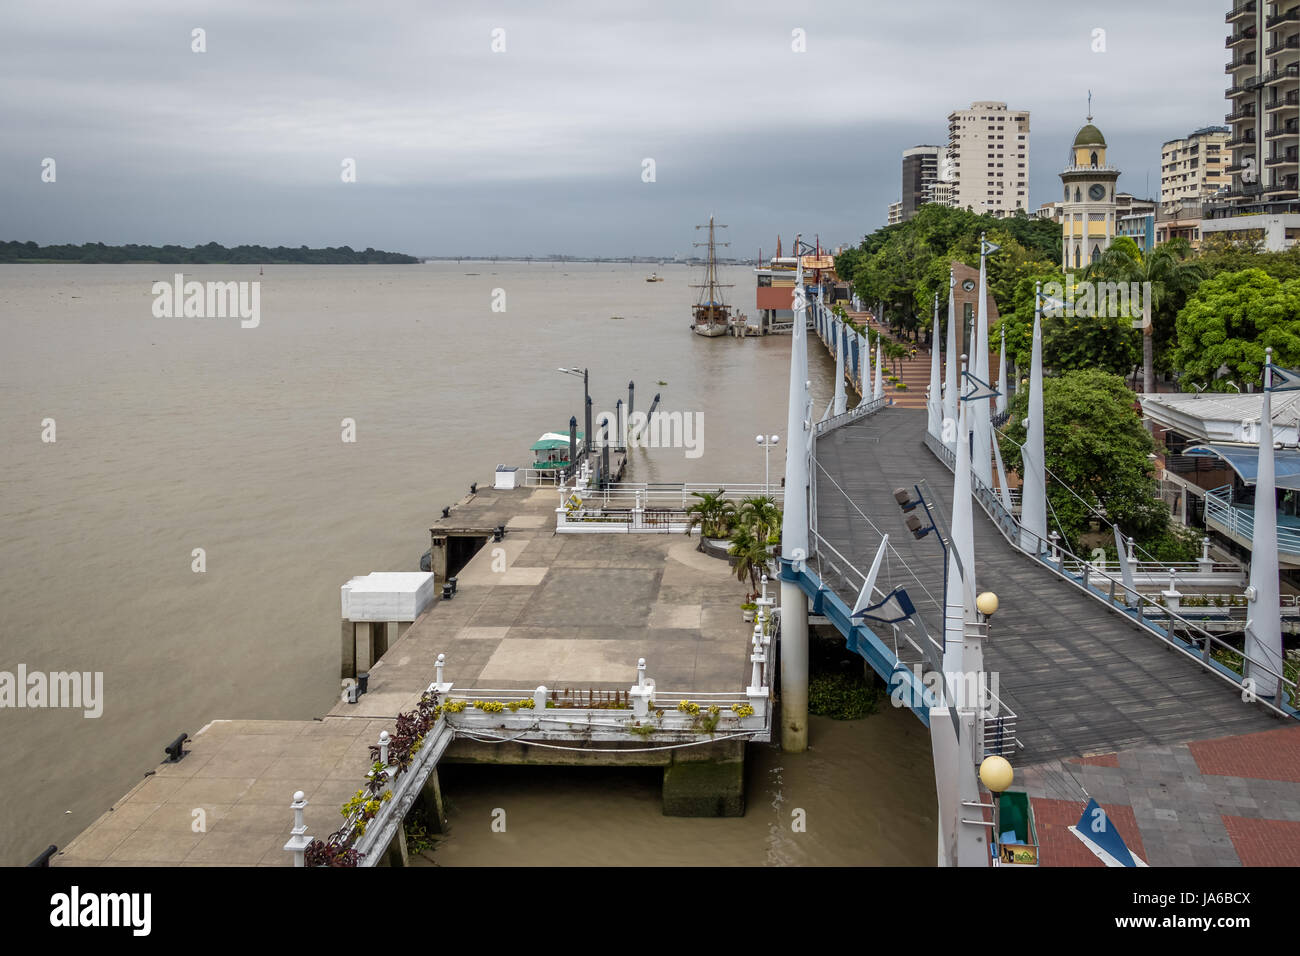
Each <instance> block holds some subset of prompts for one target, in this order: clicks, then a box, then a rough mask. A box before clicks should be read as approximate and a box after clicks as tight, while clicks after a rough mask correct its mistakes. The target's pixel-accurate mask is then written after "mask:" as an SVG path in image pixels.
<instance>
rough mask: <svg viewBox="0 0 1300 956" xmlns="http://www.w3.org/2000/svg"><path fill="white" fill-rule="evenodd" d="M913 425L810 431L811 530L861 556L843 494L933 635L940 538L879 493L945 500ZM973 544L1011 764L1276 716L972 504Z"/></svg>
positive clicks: (883, 420)
mask: <svg viewBox="0 0 1300 956" xmlns="http://www.w3.org/2000/svg"><path fill="white" fill-rule="evenodd" d="M924 432H925V411H924V410H916V409H903V408H887V409H884V410H882V411H881V412H879V413H877V414H875V415H872V416H870V417H868V418H866V419H864V420H862V421H860V422H857V423H854V424H851V425H847V426H844V427H842V428H838V429H835V430H833V431H831V432H830V433H829V434H827V435H826V436H825V437H823V438H820V439H819V440H818V441H817V465H816V466H815V468H816V473H815V476H814V478H815V480H816V495H817V522H818V532H819V533H820V534H821V535H822V537H824V538H825V539H826V540H827V541H828V542H830V544H831V545H832V546H833V547H834V548H836V549H837V550H838V551H840V552H841V553H842V554H843V555H844V556H845V557H846V558H848V559H849V560H850V561H852V563H853V564H854V565H855V566H856V567H857V568H859V569H860V570H865V569H866V568H868V567H869V566H870V564H871V560H872V557H873V556H874V554H875V551H876V549H877V547H879V544H880V533H879V532H878V531H877V530H874V529H873V528H872V527H871V526H870V524H868V522H867V520H865V519H864V518H863V517H862V516H861V515H860V514H859V513H858V511H857V510H855V508H854V505H856V506H857V508H858V509H861V511H862V512H864V513H865V514H866V515H867V516H868V517H869V518H870V519H871V521H872V522H874V523H875V525H876V526H877V528H878V529H880V531H883V532H886V533H888V534H889V535H890V543H891V544H892V545H894V546H895V547H896V548H897V551H898V553H899V555H900V556H901V557H902V559H903V560H904V561H906V563H907V565H908V566H910V568H911V570H912V572H915V575H916V577H915V578H913V577H912V575H911V574H910V573H909V572H908V571H907V570H906V569H905V568H902V567H900V562H899V561H898V559H896V558H895V559H892V561H891V563H890V567H889V568H888V571H889V574H888V575H887V574H886V572H885V570H882V576H881V579H880V581H879V582H878V583H879V586H881V587H882V588H887V587H889V586H898V585H902V586H904V587H906V588H907V589H908V593H909V594H910V595H911V596H912V597H913V600H914V602H915V603H916V606H917V608H918V610H919V611H920V612H921V613H922V614H923V615H924V617H925V620H926V624H927V626H928V627H929V628H930V632H931V633H932V634H934V635H936V636H937V635H938V634H939V633H940V626H939V621H940V611H939V608H938V607H937V606H936V605H935V604H934V603H931V602H930V599H929V598H928V597H927V596H926V594H925V590H928V591H929V593H930V594H931V595H933V596H934V598H936V599H937V600H939V601H942V596H943V559H942V549H941V548H940V546H939V543H938V542H937V541H936V540H935V539H934V538H933V536H929V537H926V538H924V539H922V540H920V541H917V540H915V539H914V538H913V537H912V536H911V535H910V534H909V533H908V532H907V530H906V529H905V528H904V526H903V520H902V514H901V512H900V511H899V508H898V505H897V504H896V503H895V501H894V498H893V491H894V489H895V488H897V487H906V488H908V489H909V491H910V490H911V486H912V484H913V483H914V482H917V481H919V480H921V479H922V478H924V479H928V481H929V484H930V487H931V489H932V490H933V492H934V494H935V497H936V498H937V499H938V501H939V503H940V506H941V508H942V509H943V511H944V513H945V515H946V514H947V513H948V509H949V505H950V501H951V494H952V473H951V472H950V471H949V470H948V469H947V468H946V467H945V466H944V465H943V464H942V463H941V462H939V461H938V460H937V459H936V458H935V457H934V456H933V455H932V454H931V452H930V451H929V450H928V449H927V448H926V447H925V445H924V443H923V442H922V436H923V435H924ZM836 485H838V486H839V488H837V487H836ZM841 489H842V490H841ZM846 496H847V497H846ZM975 558H976V564H977V571H976V574H977V578H978V586H979V589H980V590H991V591H995V592H996V593H997V595H998V598H999V601H1000V603H1001V607H1000V609H999V611H998V613H997V615H996V616H995V617H994V618H993V620H992V623H991V626H990V639H989V641H988V645H987V647H986V652H985V662H986V667H987V669H988V670H989V671H990V672H991V673H992V672H997V674H998V676H999V686H998V688H997V693H998V696H999V697H1000V698H1001V699H1002V700H1003V701H1005V702H1006V704H1007V706H1009V707H1010V708H1011V709H1012V710H1014V711H1015V712H1016V714H1017V715H1018V717H1019V722H1018V727H1017V734H1018V736H1019V737H1020V739H1021V741H1023V743H1024V745H1025V749H1024V750H1022V751H1021V752H1020V756H1019V761H1020V762H1021V763H1022V764H1034V763H1040V762H1044V761H1050V760H1059V759H1068V758H1071V757H1084V756H1089V755H1092V754H1101V753H1114V752H1116V751H1120V750H1128V749H1132V748H1135V747H1143V746H1153V745H1164V744H1175V743H1185V742H1188V741H1192V740H1202V739H1206V738H1212V737H1223V736H1226V735H1230V734H1245V733H1251V732H1253V731H1258V730H1268V729H1273V728H1277V727H1278V726H1279V723H1278V721H1277V720H1275V719H1273V718H1272V717H1270V716H1268V715H1267V713H1266V712H1264V711H1263V710H1261V709H1259V708H1257V707H1253V706H1250V705H1248V704H1245V703H1243V702H1242V701H1241V699H1240V697H1239V695H1238V694H1237V692H1235V691H1234V689H1233V688H1232V687H1230V686H1229V685H1227V684H1226V683H1224V682H1223V681H1221V680H1219V679H1217V678H1215V677H1212V676H1210V675H1209V674H1207V673H1206V672H1205V671H1203V670H1202V669H1201V668H1200V667H1198V666H1196V665H1195V664H1194V663H1193V662H1191V661H1188V660H1186V659H1184V658H1183V657H1182V656H1181V655H1179V654H1177V653H1176V652H1174V651H1172V650H1167V649H1166V648H1165V647H1164V645H1163V644H1161V642H1160V641H1158V640H1157V639H1156V638H1155V637H1153V636H1151V635H1149V634H1145V633H1143V632H1141V631H1140V630H1139V629H1138V628H1137V626H1136V625H1134V624H1131V623H1128V622H1126V621H1125V620H1124V619H1123V618H1122V617H1121V616H1120V615H1118V614H1116V613H1115V612H1113V611H1110V610H1107V609H1106V608H1105V607H1104V606H1103V605H1101V604H1099V603H1097V602H1096V601H1094V600H1092V599H1090V598H1088V597H1086V596H1085V595H1083V594H1082V593H1081V592H1079V591H1078V590H1077V589H1075V588H1073V587H1072V586H1070V585H1069V584H1068V583H1066V582H1064V581H1061V580H1059V579H1057V578H1056V577H1054V576H1053V575H1052V574H1051V573H1050V572H1049V571H1047V570H1046V569H1044V568H1041V567H1038V566H1035V564H1034V563H1033V562H1032V561H1031V559H1029V558H1028V557H1026V556H1025V555H1023V554H1020V553H1019V552H1017V551H1016V550H1014V549H1013V548H1012V547H1011V545H1009V544H1008V543H1007V541H1006V539H1004V538H1003V537H1002V535H1001V534H1000V533H999V532H998V530H997V529H996V528H995V527H994V525H993V523H992V522H991V521H990V520H989V519H988V518H987V516H986V515H985V514H984V512H983V511H982V510H981V509H980V508H978V507H976V509H975ZM821 560H822V564H821V567H820V573H822V574H824V579H825V580H826V581H827V583H828V584H829V585H830V586H831V587H833V588H834V589H835V591H836V592H837V593H838V594H839V595H840V596H841V597H843V598H845V599H846V600H847V601H848V602H849V603H850V604H852V603H853V599H854V597H855V596H856V594H857V590H858V586H859V583H860V579H857V578H854V579H852V580H848V579H846V578H845V577H844V575H843V574H837V573H835V572H834V571H832V569H831V568H830V566H829V564H828V563H827V557H826V556H823V557H822V559H821ZM829 561H830V563H834V562H835V559H834V558H833V557H830V558H829ZM814 564H815V563H814ZM814 570H818V569H817V568H816V567H814ZM918 579H919V581H920V584H918V583H917V581H918ZM921 585H924V589H925V590H923V589H922V587H921ZM883 636H884V635H882V637H883Z"/></svg>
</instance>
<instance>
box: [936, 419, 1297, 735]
mask: <svg viewBox="0 0 1300 956" xmlns="http://www.w3.org/2000/svg"><path fill="white" fill-rule="evenodd" d="M924 441H925V445H926V447H927V448H929V449H930V450H931V451H932V452H933V453H934V455H935V457H936V458H938V459H939V460H940V461H942V462H943V463H944V464H946V465H947V466H948V468H949V469H952V468H954V467H955V466H956V456H955V455H954V454H953V451H952V449H951V448H949V447H948V446H947V445H945V444H944V443H943V442H941V441H939V440H938V439H937V438H935V437H934V436H933V435H931V434H930V433H929V432H928V431H927V432H926V433H925V438H924ZM971 489H972V492H973V494H974V497H975V500H976V501H978V502H979V503H980V506H981V507H982V508H983V509H984V511H985V513H987V514H988V516H989V517H990V518H991V519H992V520H993V523H994V524H995V525H997V527H998V530H999V531H1001V532H1002V534H1003V536H1004V537H1005V538H1006V539H1007V541H1008V542H1009V543H1010V544H1011V546H1012V547H1014V548H1015V549H1017V550H1019V551H1022V552H1024V553H1025V554H1028V555H1030V556H1031V557H1033V558H1034V559H1035V560H1036V561H1038V562H1039V563H1040V564H1041V565H1043V566H1044V567H1046V568H1047V569H1048V570H1050V571H1052V572H1054V573H1055V574H1057V575H1058V576H1059V577H1061V578H1062V579H1064V580H1066V581H1068V582H1069V583H1070V584H1072V585H1074V586H1075V587H1077V588H1079V589H1080V590H1081V591H1083V592H1084V593H1085V594H1087V595H1088V596H1089V597H1092V598H1094V599H1096V600H1098V601H1100V602H1102V603H1103V604H1104V605H1105V606H1106V607H1108V608H1110V609H1111V610H1113V611H1116V612H1118V613H1120V614H1123V615H1124V616H1125V617H1126V618H1128V619H1129V620H1132V621H1134V622H1135V623H1137V624H1138V625H1139V626H1140V627H1142V628H1143V629H1144V630H1146V631H1147V632H1149V633H1151V634H1154V635H1155V636H1156V637H1157V638H1159V639H1160V640H1161V641H1163V642H1164V643H1165V644H1166V645H1167V646H1169V647H1170V648H1172V649H1173V650H1176V651H1178V652H1179V653H1181V654H1183V655H1184V656H1186V657H1188V658H1190V659H1191V660H1193V661H1196V662H1197V663H1198V664H1200V665H1201V666H1202V667H1203V668H1204V669H1205V670H1206V671H1207V672H1208V673H1210V674H1212V675H1213V676H1215V677H1218V678H1220V679H1221V680H1224V681H1226V682H1228V683H1230V684H1233V685H1234V686H1236V687H1237V688H1238V689H1240V690H1241V691H1242V692H1243V700H1247V699H1249V700H1253V701H1255V702H1257V703H1259V704H1262V705H1263V706H1264V707H1266V708H1267V709H1269V710H1271V711H1273V712H1275V713H1277V714H1279V715H1281V716H1283V717H1294V716H1295V715H1294V714H1293V713H1291V712H1288V711H1287V710H1286V709H1284V708H1283V707H1279V706H1277V705H1275V704H1273V703H1272V702H1271V701H1270V700H1267V699H1265V697H1266V696H1268V697H1271V696H1272V691H1271V690H1269V689H1267V688H1274V687H1275V688H1278V689H1279V691H1280V695H1281V697H1282V702H1285V700H1286V697H1287V696H1288V694H1289V696H1290V699H1291V702H1292V704H1291V706H1292V707H1294V706H1295V705H1296V704H1298V703H1300V695H1298V693H1297V688H1296V682H1295V681H1292V680H1288V679H1287V678H1286V676H1285V675H1283V674H1281V673H1279V672H1278V671H1276V670H1274V669H1273V668H1271V667H1270V666H1269V665H1268V664H1266V663H1264V662H1262V661H1258V660H1255V659H1254V658H1248V657H1246V655H1245V652H1244V651H1243V650H1241V649H1238V648H1236V647H1234V646H1232V645H1231V644H1228V643H1227V642H1225V641H1222V640H1220V639H1219V638H1217V637H1215V636H1214V635H1213V634H1211V633H1210V632H1209V631H1207V630H1206V629H1205V628H1203V627H1201V626H1200V625H1199V624H1197V623H1196V622H1194V621H1191V620H1189V619H1188V618H1186V617H1184V616H1183V615H1182V614H1180V613H1178V612H1177V611H1175V610H1173V609H1172V608H1168V607H1165V606H1164V605H1162V604H1160V602H1159V601H1157V600H1156V599H1154V598H1152V597H1149V596H1147V595H1145V594H1143V593H1141V592H1140V591H1137V590H1135V589H1133V588H1129V587H1128V586H1126V585H1125V584H1124V582H1123V580H1122V579H1121V578H1117V577H1115V576H1114V575H1112V574H1110V573H1108V572H1107V571H1104V570H1099V569H1098V568H1097V567H1096V566H1095V565H1092V564H1089V563H1088V562H1087V561H1084V560H1083V559H1082V558H1080V557H1079V556H1078V555H1076V554H1074V553H1073V552H1071V551H1070V550H1069V549H1068V548H1066V547H1065V546H1064V545H1063V544H1061V542H1060V536H1059V535H1057V533H1056V532H1052V533H1051V535H1050V537H1049V538H1042V537H1040V536H1039V535H1037V534H1034V533H1032V532H1029V531H1028V529H1025V528H1023V527H1022V526H1021V524H1020V522H1019V521H1018V520H1016V518H1015V516H1014V515H1012V514H1010V513H1009V512H1008V511H1007V510H1006V509H1005V508H1004V507H1003V506H1002V501H1001V499H1000V497H999V496H998V493H997V492H996V491H994V490H992V489H991V488H988V487H987V486H985V484H984V482H983V481H981V480H980V478H979V476H978V475H976V474H974V473H972V474H971ZM1025 538H1032V539H1033V540H1031V541H1030V542H1029V547H1025V546H1024V545H1023V544H1022V541H1023V540H1024V539H1025ZM1067 563H1069V564H1072V565H1073V566H1075V567H1078V568H1079V569H1080V570H1079V573H1078V574H1073V573H1070V572H1069V571H1067V570H1066V568H1065V565H1066V564H1067ZM1117 573H1118V572H1117ZM1152 612H1154V615H1153V614H1152ZM1152 616H1156V617H1158V618H1160V619H1161V623H1159V624H1157V623H1156V622H1154V621H1152V620H1151V617H1152ZM1175 632H1179V633H1180V634H1181V635H1183V636H1182V638H1181V639H1180V638H1179V637H1177V636H1175ZM1215 651H1218V652H1219V653H1221V654H1223V655H1226V656H1227V659H1228V660H1232V659H1234V658H1239V659H1241V661H1242V670H1243V672H1244V671H1246V670H1249V671H1250V675H1249V677H1246V676H1244V673H1243V674H1237V673H1235V672H1234V671H1232V670H1231V669H1230V668H1229V667H1228V665H1227V664H1224V663H1219V662H1218V661H1215V659H1214V657H1213V654H1214V652H1215ZM1247 665H1248V666H1247ZM1247 679H1249V680H1250V681H1251V683H1250V684H1246V683H1245V681H1246V680H1247ZM1266 685H1267V687H1266Z"/></svg>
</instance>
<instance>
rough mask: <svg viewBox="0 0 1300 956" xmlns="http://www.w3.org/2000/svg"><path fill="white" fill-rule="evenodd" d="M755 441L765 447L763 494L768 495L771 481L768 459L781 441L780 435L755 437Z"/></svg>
mask: <svg viewBox="0 0 1300 956" xmlns="http://www.w3.org/2000/svg"><path fill="white" fill-rule="evenodd" d="M754 441H755V442H756V443H757V444H759V445H762V446H763V494H764V495H766V494H767V493H768V490H769V487H768V486H769V485H770V483H771V482H770V480H769V478H768V475H769V474H770V472H769V471H768V458H769V456H770V454H771V452H772V446H773V445H775V444H778V443H779V442H780V441H781V436H780V435H755V436H754Z"/></svg>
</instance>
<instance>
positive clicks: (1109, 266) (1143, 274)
mask: <svg viewBox="0 0 1300 956" xmlns="http://www.w3.org/2000/svg"><path fill="white" fill-rule="evenodd" d="M1181 248H1182V247H1180V246H1174V245H1172V244H1169V243H1166V244H1164V245H1160V246H1157V247H1156V248H1155V249H1153V250H1151V251H1150V252H1148V253H1146V254H1145V255H1144V254H1143V253H1142V251H1141V250H1140V249H1138V246H1137V243H1136V242H1134V241H1133V240H1132V239H1131V238H1130V237H1128V236H1118V237H1116V239H1115V240H1114V241H1113V242H1112V243H1111V244H1110V246H1108V247H1107V249H1106V251H1105V252H1103V253H1102V254H1101V256H1100V257H1099V258H1098V259H1097V261H1096V262H1094V263H1092V264H1091V265H1090V266H1089V267H1088V269H1087V270H1086V272H1085V275H1086V276H1087V277H1088V278H1089V279H1100V280H1104V281H1108V282H1117V283H1121V284H1128V285H1131V284H1133V283H1137V285H1138V286H1139V288H1141V289H1142V290H1143V293H1142V294H1143V297H1144V301H1143V307H1144V308H1143V315H1142V319H1141V322H1142V391H1143V392H1146V393H1148V394H1149V393H1151V392H1153V391H1155V365H1156V362H1155V346H1156V339H1157V328H1159V338H1160V340H1161V344H1162V345H1163V344H1165V343H1167V342H1168V341H1169V340H1170V338H1172V332H1173V327H1174V316H1175V315H1177V314H1178V310H1179V309H1181V308H1182V307H1183V303H1184V302H1186V301H1187V297H1188V296H1189V295H1191V294H1192V293H1193V292H1194V291H1195V290H1196V287H1197V286H1198V285H1199V284H1200V283H1201V280H1202V279H1204V278H1205V270H1204V268H1203V267H1202V266H1201V265H1200V264H1199V263H1197V262H1193V261H1190V260H1187V259H1185V258H1179V256H1178V254H1177V253H1178V251H1179V250H1180V249H1181ZM1148 290H1149V291H1148Z"/></svg>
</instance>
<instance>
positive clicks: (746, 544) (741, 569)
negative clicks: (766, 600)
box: [727, 524, 771, 600]
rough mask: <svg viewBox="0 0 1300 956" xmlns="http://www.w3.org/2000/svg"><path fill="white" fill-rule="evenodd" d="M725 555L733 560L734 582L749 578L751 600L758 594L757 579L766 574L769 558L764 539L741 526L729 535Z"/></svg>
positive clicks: (753, 530) (747, 527)
mask: <svg viewBox="0 0 1300 956" xmlns="http://www.w3.org/2000/svg"><path fill="white" fill-rule="evenodd" d="M727 554H729V555H731V557H733V558H735V564H734V565H733V566H732V570H734V571H735V572H736V580H737V581H744V580H745V579H746V578H749V599H750V600H753V599H754V598H755V597H756V596H757V595H758V593H759V591H758V577H759V575H760V574H764V573H766V571H767V562H768V559H769V558H770V557H771V552H770V551H768V544H767V542H766V539H762V538H760V537H759V535H758V533H757V532H756V530H755V529H754V528H752V527H749V526H747V525H743V524H742V525H740V526H739V527H738V528H736V529H735V530H734V531H733V532H732V533H731V546H730V547H729V548H727Z"/></svg>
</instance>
